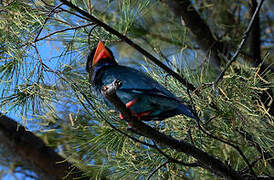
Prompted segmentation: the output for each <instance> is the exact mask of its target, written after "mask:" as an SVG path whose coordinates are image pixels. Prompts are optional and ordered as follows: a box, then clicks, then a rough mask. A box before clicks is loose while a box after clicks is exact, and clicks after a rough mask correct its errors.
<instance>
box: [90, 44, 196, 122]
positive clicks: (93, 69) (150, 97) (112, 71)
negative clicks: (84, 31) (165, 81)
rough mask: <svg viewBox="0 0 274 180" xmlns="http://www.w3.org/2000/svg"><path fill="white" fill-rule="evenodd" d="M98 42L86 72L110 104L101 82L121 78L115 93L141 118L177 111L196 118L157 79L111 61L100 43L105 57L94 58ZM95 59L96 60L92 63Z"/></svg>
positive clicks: (163, 117) (170, 114) (100, 95)
mask: <svg viewBox="0 0 274 180" xmlns="http://www.w3.org/2000/svg"><path fill="white" fill-rule="evenodd" d="M100 43H101V42H99V44H98V47H97V50H96V52H95V51H93V52H91V54H90V55H89V57H88V62H87V71H88V72H89V75H90V79H91V81H92V84H93V86H94V88H95V89H96V92H97V94H98V96H99V97H100V98H102V99H103V100H104V101H105V103H106V104H107V105H108V106H109V107H111V108H114V107H113V106H112V104H111V103H110V102H109V101H108V100H107V99H106V98H105V97H104V96H103V95H102V94H101V88H102V86H103V85H108V84H111V83H112V82H113V81H114V80H120V81H122V86H121V87H120V88H119V89H118V90H117V96H118V97H119V98H120V99H121V101H122V102H123V103H125V104H127V103H129V102H131V105H130V107H129V108H130V110H131V111H132V112H134V113H133V114H134V115H136V116H137V117H138V119H140V120H163V119H165V118H168V117H172V116H175V115H178V114H184V115H186V116H188V117H191V118H196V117H195V116H194V114H193V113H192V110H191V109H190V107H188V106H186V105H184V104H182V103H181V102H180V101H179V100H178V99H177V98H176V96H175V95H173V94H172V93H171V92H170V91H168V90H167V89H166V88H164V87H163V86H162V85H160V84H159V83H158V82H157V81H155V80H154V79H152V78H151V77H149V76H147V75H146V74H145V73H143V72H141V71H137V70H136V69H133V68H130V67H126V66H120V65H118V64H117V62H116V61H115V60H114V57H113V55H112V52H111V51H110V50H109V49H108V48H105V47H104V46H102V44H101V48H103V51H102V52H101V53H104V50H105V51H108V52H109V53H108V54H107V55H105V56H104V55H101V56H103V57H104V58H101V59H97V60H96V58H97V57H98V56H100V55H99V54H100V53H99V54H98V51H99V50H98V48H99V45H100ZM94 62H96V63H94Z"/></svg>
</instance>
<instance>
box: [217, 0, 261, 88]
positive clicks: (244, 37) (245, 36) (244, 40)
mask: <svg viewBox="0 0 274 180" xmlns="http://www.w3.org/2000/svg"><path fill="white" fill-rule="evenodd" d="M263 2H264V0H261V2H260V4H259V5H258V6H257V8H256V11H255V12H254V14H253V16H252V18H251V20H250V22H249V25H248V27H247V29H246V31H245V32H244V36H243V39H242V41H241V43H240V45H239V47H238V49H237V51H236V52H235V54H234V55H233V56H232V57H231V59H230V61H229V62H228V63H227V64H226V66H225V68H224V70H223V71H222V72H221V73H220V74H219V76H218V77H217V78H216V80H215V82H214V87H216V86H217V84H218V82H219V81H220V80H221V79H222V78H223V76H224V74H225V72H226V71H227V69H228V68H229V67H230V65H231V64H232V63H233V62H234V61H236V58H237V57H238V55H239V53H240V51H241V50H242V48H243V46H244V45H245V43H246V40H247V38H248V35H249V33H250V31H251V27H252V25H253V23H254V20H255V18H256V16H257V14H258V13H259V11H260V9H261V7H262V5H263Z"/></svg>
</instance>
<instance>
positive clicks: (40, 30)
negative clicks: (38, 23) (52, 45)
mask: <svg viewBox="0 0 274 180" xmlns="http://www.w3.org/2000/svg"><path fill="white" fill-rule="evenodd" d="M42 2H43V3H45V2H44V1H42ZM62 5H63V3H61V4H59V5H57V6H55V7H54V8H53V9H52V10H51V11H50V12H49V14H48V17H47V18H46V19H45V21H44V23H43V25H42V27H41V28H40V29H39V31H38V33H37V35H36V37H35V39H34V42H37V39H38V37H39V35H40V34H41V32H42V30H43V29H44V27H45V25H46V23H47V21H48V20H49V18H50V16H51V15H52V14H53V13H54V11H55V10H56V9H58V8H59V7H61V6H62Z"/></svg>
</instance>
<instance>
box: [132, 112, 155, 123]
mask: <svg viewBox="0 0 274 180" xmlns="http://www.w3.org/2000/svg"><path fill="white" fill-rule="evenodd" d="M151 112H152V111H146V112H141V113H135V114H134V115H135V116H136V117H137V119H138V120H139V121H140V120H141V118H142V117H143V116H148V115H149V114H150V113H151Z"/></svg>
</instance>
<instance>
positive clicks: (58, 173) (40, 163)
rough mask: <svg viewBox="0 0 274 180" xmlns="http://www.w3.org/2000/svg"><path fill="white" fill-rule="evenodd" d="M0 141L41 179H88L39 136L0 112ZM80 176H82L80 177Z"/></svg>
mask: <svg viewBox="0 0 274 180" xmlns="http://www.w3.org/2000/svg"><path fill="white" fill-rule="evenodd" d="M0 143H1V144H3V145H4V146H5V148H6V149H7V150H8V151H9V152H11V153H12V154H14V155H15V156H17V157H19V159H20V160H22V161H24V163H26V164H27V165H28V166H30V168H31V170H33V171H34V172H35V173H36V174H37V175H38V176H39V177H40V178H41V179H49V180H54V179H56V180H57V179H73V178H80V179H88V178H86V177H83V176H84V174H83V172H82V171H81V170H79V169H78V168H76V167H75V166H73V165H72V164H71V163H69V162H67V161H66V160H65V159H64V158H63V157H61V156H60V155H58V154H57V153H56V152H55V151H54V150H53V149H51V148H49V147H48V146H47V145H46V144H45V143H44V142H43V141H42V140H41V139H40V138H39V137H37V136H36V135H34V134H33V133H32V132H30V131H27V130H26V129H25V128H24V127H23V126H21V125H20V124H18V123H17V122H16V121H14V120H13V119H11V118H9V117H7V116H5V115H3V114H1V113H0ZM81 177H82V178H81Z"/></svg>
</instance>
